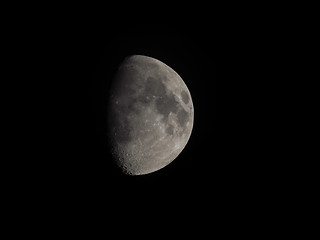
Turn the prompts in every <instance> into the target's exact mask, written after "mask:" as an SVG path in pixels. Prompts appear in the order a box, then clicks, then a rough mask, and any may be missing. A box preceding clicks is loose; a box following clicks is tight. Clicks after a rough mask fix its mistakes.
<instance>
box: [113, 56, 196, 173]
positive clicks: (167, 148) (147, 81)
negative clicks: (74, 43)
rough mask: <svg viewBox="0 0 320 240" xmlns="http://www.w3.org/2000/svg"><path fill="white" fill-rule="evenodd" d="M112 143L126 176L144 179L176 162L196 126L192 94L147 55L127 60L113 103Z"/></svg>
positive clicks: (115, 84)
mask: <svg viewBox="0 0 320 240" xmlns="http://www.w3.org/2000/svg"><path fill="white" fill-rule="evenodd" d="M107 113H108V114H107V115H108V124H107V129H108V140H109V145H110V148H111V152H112V155H113V158H114V160H115V161H116V163H117V165H118V166H119V167H120V169H121V170H122V172H124V173H125V174H129V175H142V174H148V173H152V172H155V171H157V170H159V169H161V168H163V167H165V166H167V165H168V164H169V163H171V162H172V161H173V160H174V159H175V158H176V157H177V156H178V155H179V154H180V153H181V151H182V150H183V149H184V147H185V146H186V144H187V142H188V140H189V138H190V135H191V131H192V127H193V119H194V109H193V104H192V99H191V95H190V92H189V90H188V88H187V86H186V85H185V83H184V82H183V80H182V79H181V77H180V76H179V75H178V74H177V73H176V72H175V71H174V70H173V69H171V68H170V67H169V66H167V65H166V64H164V63H162V62H161V61H159V60H157V59H154V58H151V57H146V56H142V55H133V56H130V57H127V58H125V59H124V61H123V62H122V63H121V65H120V66H119V68H118V71H117V72H116V74H115V76H114V78H113V82H112V87H111V91H110V96H109V101H108V109H107Z"/></svg>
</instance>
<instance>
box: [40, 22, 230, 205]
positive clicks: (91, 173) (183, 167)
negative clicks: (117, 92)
mask: <svg viewBox="0 0 320 240" xmlns="http://www.w3.org/2000/svg"><path fill="white" fill-rule="evenodd" d="M55 26H56V25H55V24H53V25H52V27H55ZM60 26H61V25H60ZM49 32H50V31H49ZM54 33H55V34H53V33H52V34H50V35H49V36H45V37H44V38H45V39H46V40H47V41H44V42H45V43H48V45H46V44H44V46H45V48H44V51H45V52H44V54H45V55H46V58H44V59H45V60H47V59H49V61H48V62H46V63H45V64H44V65H45V68H44V69H45V71H46V76H47V77H48V78H49V79H50V80H49V82H50V84H46V89H48V91H47V92H43V94H44V95H46V94H49V96H50V98H49V102H50V103H49V108H48V106H46V109H47V110H48V109H50V110H49V111H48V113H46V114H48V116H46V117H45V118H46V119H47V120H48V123H49V124H48V126H47V128H46V129H48V128H49V132H50V133H49V136H50V137H49V139H50V140H49V144H44V145H47V146H46V147H45V148H44V149H47V148H48V149H50V154H48V152H46V156H47V157H48V158H49V164H47V163H45V164H44V165H45V166H46V171H47V172H46V171H43V173H42V174H43V175H47V174H49V175H50V176H51V175H53V176H54V177H53V178H52V179H50V181H49V182H50V184H51V185H52V186H53V187H55V186H59V187H58V188H60V189H61V190H62V191H65V192H66V193H68V194H69V193H71V192H74V194H76V195H77V194H80V193H81V194H85V196H89V195H90V196H96V197H97V198H98V199H104V198H111V200H112V199H113V198H116V199H117V201H120V199H121V201H126V200H125V199H126V198H127V197H124V196H128V197H129V196H131V195H132V197H133V198H136V197H139V196H143V197H141V200H142V199H143V198H144V197H147V198H148V196H149V197H151V198H152V196H153V197H155V198H156V199H157V198H160V199H161V200H160V199H159V200H156V199H153V200H150V201H155V200H156V201H159V203H160V202H163V204H166V203H167V202H171V201H174V202H175V201H179V200H178V199H180V200H182V199H184V201H185V200H187V199H193V200H197V201H198V202H202V201H207V200H208V199H209V196H212V194H213V193H214V192H215V191H217V189H220V190H221V188H222V187H221V184H225V181H226V180H227V179H226V177H225V176H223V172H224V171H225V169H223V168H222V165H221V162H222V161H223V160H222V159H221V149H219V148H220V147H219V132H221V129H219V126H218V124H217V120H216V119H217V116H216V81H217V79H216V78H217V77H216V60H217V56H216V49H217V47H218V46H217V43H216V41H215V38H216V36H215V27H214V24H211V23H210V24H206V25H199V24H196V23H194V24H187V23H183V22H182V23H161V24H158V23H136V22H135V23H130V22H125V23H121V22H119V23H112V22H101V21H99V22H98V21H97V22H96V21H94V20H91V21H89V22H83V23H79V22H74V23H73V21H72V20H71V21H68V22H66V23H65V25H63V27H60V28H58V29H56V30H55V31H54ZM42 44H43V43H42ZM46 51H47V52H46ZM132 54H140V55H146V56H150V57H153V58H156V59H158V60H160V61H162V62H164V63H166V64H167V65H169V66H170V67H171V68H173V69H174V70H175V71H176V72H177V73H178V74H179V75H180V76H181V77H182V79H183V80H184V81H185V83H186V85H187V86H188V88H189V90H190V92H191V96H192V100H193V104H194V111H195V115H194V127H193V131H192V135H191V137H190V140H189V142H188V144H187V146H186V147H185V149H184V150H183V151H182V153H181V154H180V155H179V157H178V158H177V159H176V160H175V161H173V162H172V163H171V164H170V165H168V166H167V167H165V168H163V169H161V170H160V171H157V172H154V173H152V174H149V175H144V176H126V175H123V174H122V173H121V172H120V171H119V170H118V169H117V168H116V167H115V165H114V164H113V162H112V160H111V157H110V154H109V152H108V149H107V148H106V115H105V110H106V106H105V104H106V97H107V91H108V87H109V84H110V80H111V79H112V76H113V74H114V73H115V70H116V69H117V67H118V65H119V64H120V63H121V61H122V60H123V59H124V58H125V57H126V56H129V55H132ZM48 56H49V58H48ZM50 56H52V57H50ZM48 71H49V73H48ZM48 85H49V86H48ZM44 97H47V96H44ZM45 104H47V103H45ZM46 134H48V133H46ZM51 136H52V137H51ZM227 181H228V180H227ZM220 190H219V191H220ZM169 199H170V200H169ZM188 201H189V200H188ZM190 201H191V200H190Z"/></svg>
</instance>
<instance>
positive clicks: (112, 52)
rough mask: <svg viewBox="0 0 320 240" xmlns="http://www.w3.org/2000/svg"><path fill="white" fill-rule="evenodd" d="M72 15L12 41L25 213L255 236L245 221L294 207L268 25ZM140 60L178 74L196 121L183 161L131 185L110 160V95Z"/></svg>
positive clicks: (32, 19)
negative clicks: (120, 74) (125, 63)
mask: <svg viewBox="0 0 320 240" xmlns="http://www.w3.org/2000/svg"><path fill="white" fill-rule="evenodd" d="M62 9H63V8H61V9H59V11H55V10H53V11H52V12H51V13H50V14H49V15H47V14H46V11H42V12H41V13H40V14H41V16H39V15H36V14H35V15H30V16H28V20H29V21H23V19H21V20H19V21H18V23H19V24H18V25H19V28H12V31H14V32H17V33H18V35H17V37H15V36H14V35H12V36H14V39H13V40H14V41H13V48H14V49H16V51H15V52H13V51H12V53H11V57H12V58H14V59H15V60H16V61H17V62H19V63H20V65H21V66H20V65H19V68H18V67H16V68H15V69H14V70H13V71H12V73H13V76H11V79H12V82H13V84H17V86H15V88H13V89H14V90H15V91H16V90H17V91H18V90H19V91H21V92H23V93H24V94H21V95H20V92H19V93H16V92H15V94H16V95H20V96H23V99H22V100H20V99H19V101H18V104H19V108H17V109H18V110H15V109H14V111H17V112H18V117H17V118H16V119H15V120H16V121H17V123H14V124H16V126H22V127H21V129H23V130H24V131H25V132H24V131H22V130H21V132H20V128H17V129H18V133H17V134H16V135H15V134H12V136H13V138H16V140H18V142H19V143H22V144H21V145H22V146H23V147H20V146H19V147H17V148H16V149H15V152H18V154H19V155H21V157H19V158H17V159H15V160H13V161H12V162H11V163H12V164H13V165H14V167H13V171H14V173H15V174H11V178H8V180H7V181H8V182H10V181H11V182H13V183H17V184H16V187H12V188H11V191H13V192H15V193H18V197H17V198H16V199H17V200H18V202H17V203H18V204H21V201H20V200H21V199H23V201H22V203H23V204H24V205H22V206H23V207H22V209H25V208H27V209H31V210H32V209H33V208H32V207H30V206H36V207H35V208H37V209H39V211H40V212H42V210H43V212H44V214H45V215H46V216H51V214H52V215H55V216H57V218H58V220H59V221H61V219H63V218H64V219H66V221H68V218H67V217H68V216H71V217H70V218H73V219H76V218H79V219H81V220H83V219H84V218H85V219H89V221H91V219H92V216H94V219H95V220H97V221H100V220H101V219H102V221H100V222H103V223H105V222H108V221H109V222H110V220H111V222H112V223H115V224H116V225H117V224H118V225H122V224H124V222H125V221H126V220H127V221H128V225H130V224H131V222H132V221H136V218H135V217H137V216H138V217H140V216H142V217H143V218H144V220H147V221H149V219H150V225H152V224H153V222H152V220H154V219H155V218H156V219H161V218H163V217H164V218H165V219H166V221H165V222H164V223H163V225H165V226H164V228H165V227H168V228H170V227H172V226H176V225H175V224H176V223H177V222H178V221H183V222H184V223H186V222H189V223H190V225H189V226H193V225H194V223H197V222H199V225H200V228H201V227H202V226H206V225H209V226H208V229H211V227H212V225H214V227H216V228H219V225H224V227H226V228H228V224H229V223H230V222H234V223H235V224H234V225H238V226H242V225H246V222H243V220H244V219H245V218H250V219H251V220H252V221H251V223H252V222H256V221H255V220H256V219H259V218H264V216H265V215H268V214H269V215H272V214H274V213H275V211H277V209H276V208H274V207H273V206H276V205H280V207H282V206H284V205H286V203H287V202H285V201H283V200H282V202H281V194H285V192H286V190H287V189H288V186H290V181H291V180H290V179H289V178H286V175H285V174H284V173H286V172H287V171H288V170H287V166H288V164H286V162H283V161H279V159H280V160H281V159H282V158H285V154H284V153H282V155H279V154H277V153H276V152H277V150H279V149H281V148H282V147H283V144H284V143H283V139H284V135H285V132H282V131H278V129H281V128H282V127H285V126H286V122H281V121H280V124H279V123H278V122H279V112H280V110H279V112H274V108H273V107H272V106H271V105H270V102H273V101H275V100H274V99H273V97H274V96H273V94H274V93H273V92H272V91H271V90H272V89H278V86H279V85H278V79H277V78H275V76H276V73H274V72H272V71H269V70H270V69H271V70H272V69H275V68H277V67H279V66H281V65H280V64H278V63H277V62H276V61H274V60H275V58H276V56H277V55H276V54H275V53H274V52H272V49H273V46H272V44H269V43H270V41H271V40H272V41H274V42H275V43H277V38H274V39H272V37H269V38H267V36H266V35H267V34H265V32H264V31H260V32H259V31H258V29H262V30H263V28H262V26H261V24H260V23H257V24H256V25H254V24H253V25H252V27H248V26H250V24H252V22H254V20H253V19H248V22H247V23H245V22H241V21H240V22H239V23H238V22H237V19H232V20H231V21H230V23H228V21H227V20H226V19H224V18H217V19H215V18H214V17H208V18H206V19H204V18H199V15H200V16H201V13H202V12H198V13H196V12H195V13H194V14H190V15H188V14H187V15H188V16H186V17H183V18H182V17H180V16H178V15H177V18H176V19H174V20H171V19H170V20H169V19H168V18H167V16H166V13H167V12H166V11H164V12H163V14H162V15H161V16H162V18H156V17H154V16H148V17H147V16H145V15H142V16H143V17H142V21H137V19H136V16H137V15H138V14H136V13H135V12H133V11H132V15H133V16H131V15H127V16H126V14H125V13H122V12H121V14H119V15H116V16H111V15H112V14H111V13H112V7H111V8H109V10H108V11H107V13H105V14H101V13H100V14H98V16H96V14H95V13H90V14H89V13H88V12H87V11H84V10H82V11H76V10H75V9H69V10H67V11H66V12H65V13H63V11H62ZM208 9H209V8H208ZM103 10H104V9H103ZM209 10H210V9H209ZM191 13H193V11H191ZM203 13H204V14H203V15H205V12H203ZM105 15H110V17H107V18H104V17H103V16H105ZM151 15H152V14H151ZM173 15H175V14H173ZM123 16H126V17H123ZM209 16H212V13H211V12H210V14H209ZM155 20H158V21H155ZM21 26H22V27H21ZM270 36H271V35H270ZM9 50H10V49H9ZM270 53H271V54H270ZM131 54H141V55H146V56H150V57H153V58H156V59H159V60H160V61H162V62H164V63H166V64H167V65H169V66H170V67H172V68H173V69H174V70H175V71H176V72H177V73H178V74H179V75H180V76H181V77H182V79H183V80H184V81H185V83H186V85H187V86H188V88H189V90H190V93H191V96H192V100H193V104H194V110H195V115H194V127H193V131H192V134H191V137H190V140H189V142H188V144H187V145H186V147H185V149H184V150H183V151H182V153H181V154H180V155H179V156H178V157H177V159H175V160H174V161H173V162H172V163H171V164H169V165H168V166H166V167H165V168H163V169H161V170H159V171H157V172H154V173H151V174H148V175H144V176H126V175H123V174H122V173H121V172H120V171H119V170H118V169H117V168H116V167H115V165H114V164H113V162H112V160H111V157H110V154H109V152H108V149H107V148H106V136H105V134H106V126H105V124H106V116H105V110H106V108H105V104H106V92H107V90H108V88H109V84H110V80H111V79H112V76H113V74H114V72H115V70H116V69H117V66H118V65H119V64H120V63H121V61H122V60H123V59H124V58H125V57H126V56H128V55H131ZM265 56H267V57H265ZM268 56H269V57H268ZM280 61H281V59H280ZM218 63H219V64H218ZM277 64H278V65H277ZM17 66H18V65H17ZM217 66H219V67H218V68H217ZM217 69H219V71H217ZM17 72H19V73H20V74H21V75H22V76H21V77H19V79H20V80H21V83H20V82H19V84H18V83H17V81H16V79H17V77H16V76H15V74H17ZM217 72H219V74H217ZM272 80H273V81H272ZM218 89H219V90H218ZM16 95H13V96H16ZM217 106H219V107H218V109H219V111H218V112H219V114H217V111H216V109H217ZM22 109H25V110H24V111H23V110H22ZM281 109H282V107H281ZM281 111H282V110H281ZM275 127H277V128H275ZM9 130H11V129H9ZM279 133H280V134H279ZM279 136H280V137H279ZM16 176H17V177H16ZM8 186H9V184H8ZM291 186H292V185H291ZM31 203H32V204H31ZM29 204H30V205H29ZM114 212H115V213H114ZM86 216H90V217H86ZM123 216H125V217H124V218H123ZM272 219H275V216H273V218H272ZM211 220H212V221H211ZM212 222H213V223H212ZM206 223H207V224H206ZM226 223H227V224H226ZM241 223H242V224H241ZM251 223H250V224H251ZM257 224H259V222H257ZM106 225H108V226H110V225H109V224H106ZM138 225H139V222H138ZM157 226H158V225H157ZM184 226H185V225H184ZM187 226H188V225H187ZM189 226H188V227H189ZM140 227H141V226H140ZM161 227H162V225H161ZM247 227H248V228H251V225H248V226H247ZM137 229H138V230H139V229H140V228H139V227H138V228H136V230H137ZM155 230H157V229H155ZM229 230H230V229H229Z"/></svg>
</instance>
